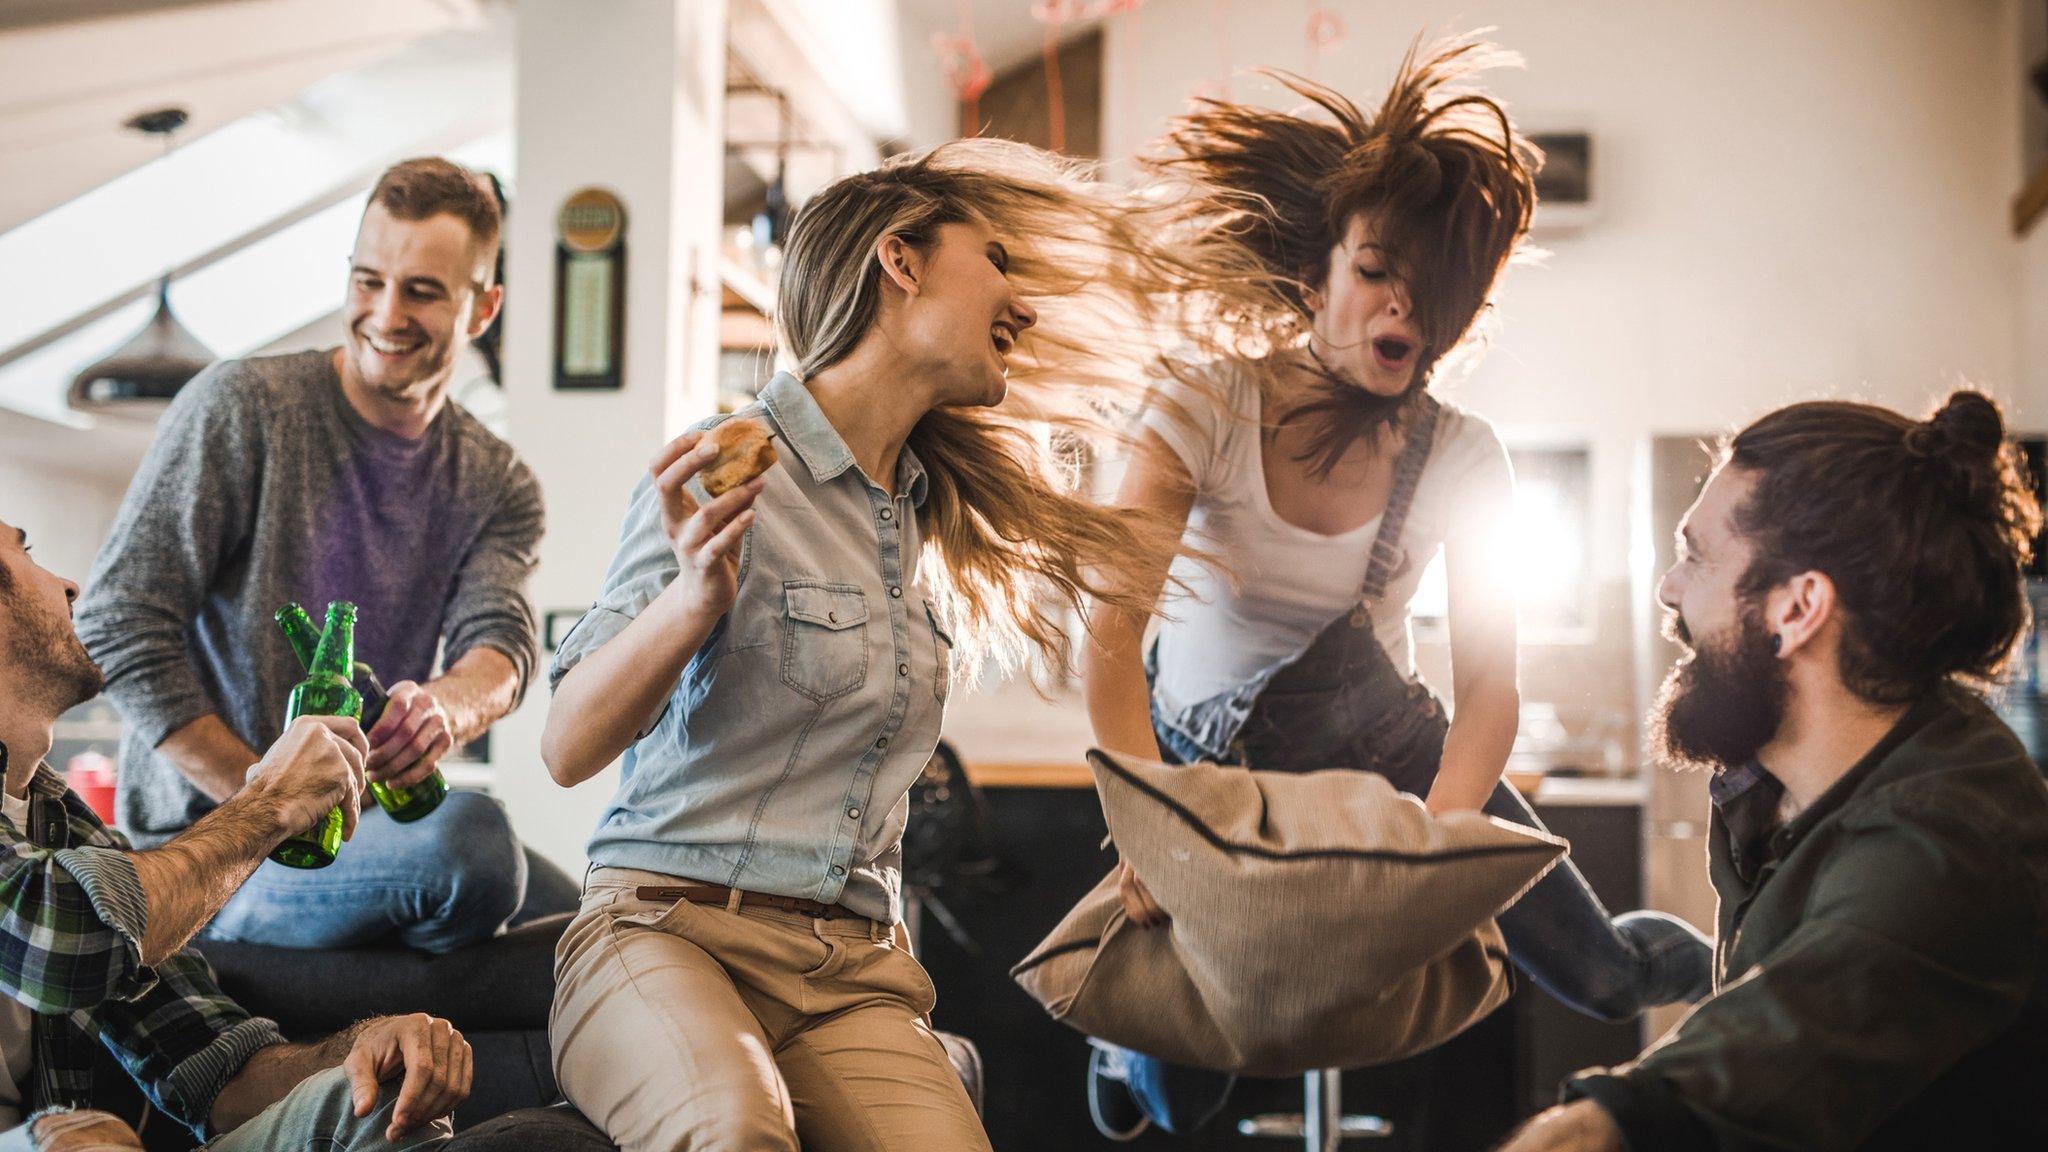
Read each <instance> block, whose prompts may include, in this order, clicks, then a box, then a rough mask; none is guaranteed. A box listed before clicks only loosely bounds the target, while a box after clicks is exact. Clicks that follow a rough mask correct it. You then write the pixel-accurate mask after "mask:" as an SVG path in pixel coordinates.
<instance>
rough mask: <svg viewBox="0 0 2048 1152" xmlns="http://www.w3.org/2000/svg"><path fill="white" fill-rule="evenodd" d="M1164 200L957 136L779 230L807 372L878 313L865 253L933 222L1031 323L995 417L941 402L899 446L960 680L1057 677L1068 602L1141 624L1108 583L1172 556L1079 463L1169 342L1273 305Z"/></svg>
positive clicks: (924, 234)
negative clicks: (1002, 256) (1109, 501)
mask: <svg viewBox="0 0 2048 1152" xmlns="http://www.w3.org/2000/svg"><path fill="white" fill-rule="evenodd" d="M1205 212H1206V206H1204V205H1202V204H1200V203H1198V202H1196V201H1194V200H1193V199H1191V198H1189V197H1186V196H1176V195H1172V194H1170V193H1168V192H1167V191H1166V190H1165V189H1164V188H1161V187H1158V186H1149V187H1147V188H1143V189H1129V188H1123V187H1119V186H1117V185H1114V184H1111V183H1108V182H1106V181H1102V180H1098V179H1095V178H1094V175H1093V173H1092V171H1091V170H1090V169H1089V168H1087V167H1086V166H1083V165H1079V164H1076V163H1073V162H1070V161H1066V160H1063V159H1061V158H1059V157H1056V156H1054V155H1052V154H1051V153H1048V152H1045V151H1043V150H1041V149H1038V148H1033V147H1030V146H1028V145H1024V144H1019V143H1015V142H1012V141H1007V140H994V139H973V140H958V141H953V142H951V143H947V144H943V145H940V146H938V147H936V148H933V149H931V150H929V151H926V152H922V153H916V154H912V155H908V156H903V157H898V158H896V159H893V160H891V161H889V162H887V163H885V164H883V165H882V166H881V167H879V168H876V169H874V170H872V171H869V172H863V173H859V174H857V175H854V176H849V177H847V178H845V179H842V180H840V181H838V182H837V183H835V184H833V185H832V186H830V187H828V188H826V189H825V190H824V191H822V192H820V193H818V194H817V195H816V196H814V197H813V198H812V199H811V200H810V201H809V202H808V203H806V204H805V205H804V207H803V209H802V211H801V212H799V213H798V214H797V217H796V220H795V221H794V222H793V224H792V225H791V228H790V234H789V239H788V241H787V243H786V245H785V246H784V250H783V265H782V273H781V281H780V284H779V286H778V289H777V299H776V316H775V327H776V336H777V340H778V343H779V344H780V348H781V352H782V354H783V356H784V357H785V359H786V361H787V363H788V364H789V365H790V366H791V367H792V369H793V371H794V372H795V373H796V375H797V376H798V377H800V378H809V377H810V376H812V375H814V374H816V373H818V372H820V371H822V370H824V369H826V368H829V367H830V366H831V365H833V364H835V363H837V362H839V361H840V360H842V359H844V358H845V357H846V356H847V355H848V354H849V353H851V352H852V351H853V349H854V347H855V346H856V345H857V344H858V343H859V342H860V341H861V339H862V338H863V337H864V336H866V335H867V333H868V331H869V329H870V328H872V326H873V325H874V322H875V317H876V315H877V312H878V309H879V307H880V302H881V299H882V292H883V289H882V285H881V278H882V272H881V266H880V264H879V262H878V260H877V259H876V254H875V247H876V244H877V242H879V241H880V240H881V239H883V238H884V237H886V236H891V235H894V236H900V237H902V238H903V239H904V240H905V241H906V242H907V243H909V244H911V245H912V246H914V247H919V248H923V247H925V246H927V245H930V244H931V243H933V242H934V241H935V240H936V237H937V229H938V228H939V226H941V225H943V224H948V223H961V222H968V221H976V222H980V223H982V224H985V225H986V226H987V227H988V228H989V229H990V230H991V231H992V232H993V233H994V235H995V236H996V238H997V239H998V240H999V241H1001V243H1002V244H1003V246H1004V247H1005V248H1006V249H1007V250H1008V252H1009V255H1010V260H1009V269H1008V276H1009V279H1010V282H1011V284H1012V286H1013V287H1014V288H1015V290H1016V292H1017V294H1018V295H1019V296H1020V297H1022V298H1023V299H1024V300H1025V301H1026V302H1028V303H1029V304H1030V305H1031V306H1032V307H1033V308H1035V309H1036V310H1037V311H1038V315H1039V320H1038V323H1037V325H1036V326H1034V327H1033V328H1031V329H1029V330H1027V331H1026V332H1025V333H1024V335H1023V337H1022V338H1021V339H1020V340H1019V342H1018V344H1017V347H1016V348H1015V349H1014V350H1013V351H1012V352H1011V354H1010V356H1009V358H1008V363H1009V365H1010V371H1009V393H1008V396H1007V397H1006V398H1005V400H1004V401H1003V403H1002V404H1001V405H999V406H997V407H994V408H964V407H961V408H940V409H935V410H933V411H932V412H930V413H928V414H926V415H925V417H924V418H923V419H921V420H920V421H918V423H917V426H916V427H915V428H914V429H913V430H912V431H911V434H910V447H911V449H912V450H913V451H915V452H916V453H917V457H918V459H919V460H920V461H921V462H922V463H923V464H924V467H925V470H926V472H927V473H928V474H929V490H928V494H927V497H926V501H925V505H924V508H923V509H922V514H921V519H922V522H923V524H924V526H925V533H926V547H925V551H924V555H923V556H922V557H921V558H920V563H921V565H922V566H923V567H922V569H921V573H922V575H923V576H924V577H925V581H926V585H927V587H928V588H929V589H930V590H931V593H932V595H933V596H934V598H935V599H936V601H937V603H938V607H939V612H940V615H941V617H942V619H943V620H944V621H945V622H946V623H947V624H948V625H949V626H950V627H951V628H952V629H953V632H954V639H955V641H956V645H957V649H956V651H957V652H958V654H959V656H960V657H961V659H960V663H959V667H962V668H966V669H972V668H975V667H978V666H979V664H980V661H981V659H982V658H983V657H985V656H993V657H994V658H995V659H996V660H997V661H998V663H999V664H1000V665H1001V666H1002V667H1003V668H1004V669H1005V671H1012V670H1015V669H1017V668H1019V667H1022V666H1024V665H1026V664H1028V663H1030V662H1031V660H1032V658H1033V657H1037V658H1038V659H1039V660H1040V662H1041V667H1042V668H1045V669H1048V670H1050V669H1064V668H1065V667H1067V663H1068V658H1069V654H1070V651H1069V650H1070V644H1071V638H1070V637H1069V635H1068V630H1067V628H1066V627H1064V626H1063V620H1062V618H1063V616H1064V615H1065V611H1066V609H1068V608H1070V607H1071V608H1081V607H1082V606H1083V605H1084V604H1085V603H1086V602H1087V601H1088V599H1090V598H1093V599H1095V600H1096V601H1098V602H1099V603H1102V604H1106V605H1110V606H1114V607H1118V608H1123V609H1127V610H1131V611H1136V612H1139V613H1149V612H1150V611H1151V610H1152V605H1151V604H1150V603H1144V604H1139V603H1137V602H1136V597H1135V596H1134V595H1133V594H1132V593H1130V592H1129V591H1126V590H1124V589H1123V588H1122V587H1121V585H1120V583H1119V582H1118V581H1116V580H1115V579H1114V578H1113V574H1114V573H1115V572H1117V571H1118V570H1119V569H1120V568H1122V567H1124V566H1126V565H1128V564H1129V563H1130V561H1131V560H1132V559H1133V558H1136V557H1140V556H1158V555H1171V554H1173V553H1174V552H1175V551H1176V550H1177V549H1178V548H1179V545H1180V541H1179V531H1178V526H1175V525H1169V524H1166V523H1164V522H1162V521H1161V520H1159V518H1157V517H1152V516H1146V515H1141V514H1135V513H1133V512H1131V511H1129V510H1124V509H1118V508H1112V507H1104V506H1102V505H1099V504H1097V503H1095V502H1093V501H1092V500H1091V499H1090V498H1089V494H1088V493H1086V492H1085V491H1082V490H1081V486H1082V484H1083V482H1084V479H1085V474H1084V470H1083V469H1081V468H1080V467H1078V466H1077V464H1078V461H1080V460H1082V459H1085V458H1086V455H1087V453H1089V452H1091V451H1094V452H1104V451H1109V450H1112V449H1113V448H1114V447H1115V446H1116V445H1117V444H1118V443H1120V442H1124V441H1125V438H1126V433H1125V432H1124V430H1123V429H1124V427H1125V426H1126V425H1127V424H1128V417H1129V414H1130V413H1131V412H1132V411H1133V410H1134V409H1135V407H1136V406H1137V404H1138V403H1139V402H1140V401H1141V399H1142V397H1143V395H1144V389H1145V380H1146V376H1147V373H1148V372H1149V371H1151V370H1152V369H1153V366H1154V365H1155V364H1156V363H1157V362H1158V360H1159V353H1160V349H1161V348H1162V346H1163V345H1164V344H1166V343H1168V342H1170V341H1171V342H1186V341H1190V340H1192V341H1193V342H1194V343H1195V344H1197V345H1207V344H1211V343H1214V344H1216V345H1217V346H1218V347H1220V346H1221V345H1222V344H1224V343H1227V342H1229V341H1231V340H1232V339H1234V337H1233V335H1232V334H1233V333H1236V332H1239V331H1241V330H1243V329H1244V327H1245V325H1246V323H1247V318H1248V317H1251V316H1254V315H1267V314H1270V313H1271V311H1272V308H1273V301H1272V299H1270V297H1271V296H1272V293H1273V291H1274V289H1273V285H1272V284H1271V282H1270V277H1268V276H1266V275H1265V274H1264V273H1263V272H1262V271H1261V270H1260V269H1259V267H1258V265H1257V262H1256V261H1255V260H1254V259H1252V257H1251V255H1250V253H1249V251H1248V250H1247V249H1245V248H1244V247H1243V246H1242V245H1241V244H1239V243H1237V242H1236V241H1235V240H1234V239H1233V238H1231V237H1229V236H1228V235H1227V234H1226V233H1225V232H1223V231H1222V230H1220V229H1219V228H1217V227H1216V226H1215V225H1216V224H1217V223H1218V221H1216V220H1209V219H1204V214H1205Z"/></svg>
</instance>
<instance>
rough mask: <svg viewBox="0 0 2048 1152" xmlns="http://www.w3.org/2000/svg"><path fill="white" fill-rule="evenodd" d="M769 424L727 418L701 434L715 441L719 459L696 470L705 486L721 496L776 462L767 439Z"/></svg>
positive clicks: (773, 451)
mask: <svg viewBox="0 0 2048 1152" xmlns="http://www.w3.org/2000/svg"><path fill="white" fill-rule="evenodd" d="M768 437H769V433H768V427H767V425H765V424H762V423H761V422H760V421H759V420H747V419H742V420H727V421H726V422H725V423H723V424H720V425H718V426H717V427H715V428H713V429H711V430H710V431H709V432H706V433H705V434H704V439H706V440H708V441H710V442H711V443H713V444H716V445H718V459H716V460H713V461H712V462H711V464H710V466H709V467H707V468H705V469H704V470H703V471H701V472H698V473H697V478H698V479H699V480H702V481H703V482H704V490H705V491H706V492H709V493H711V494H712V495H713V496H723V495H725V494H726V493H727V492H730V491H732V490H733V489H734V488H737V487H739V486H740V485H742V484H745V483H746V482H747V481H749V480H752V479H753V478H754V477H756V476H759V475H760V474H761V473H763V472H766V471H767V470H768V467H769V465H771V464H773V463H775V461H776V455H775V446H774V445H773V444H770V443H769V442H768Z"/></svg>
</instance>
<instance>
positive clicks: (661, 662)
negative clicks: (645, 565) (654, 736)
mask: <svg viewBox="0 0 2048 1152" xmlns="http://www.w3.org/2000/svg"><path fill="white" fill-rule="evenodd" d="M676 589H677V586H676V585H673V584H671V585H670V586H669V587H668V589H666V590H664V591H663V592H662V594H661V595H659V596H656V597H655V598H654V600H653V602H652V603H650V604H648V605H647V608H646V610H645V611H643V612H641V613H640V614H639V615H638V616H636V617H634V618H633V622H632V623H631V624H628V625H627V626H626V627H625V629H624V630H623V631H621V632H620V633H619V634H618V635H617V636H614V637H612V638H611V639H610V640H609V641H607V642H606V643H605V644H604V646H603V647H600V648H599V649H598V650H597V651H595V652H592V653H591V654H590V655H589V656H588V657H586V658H584V660H583V662H582V663H580V664H578V665H576V667H574V668H572V669H570V670H569V674H568V675H566V676H564V677H563V678H562V682H561V683H560V684H559V685H557V686H556V688H555V698H554V700H553V701H552V702H551V703H550V704H549V706H548V719H547V725H546V727H544V728H543V729H542V731H541V738H540V748H541V759H542V760H544V761H545V762H546V763H547V766H548V773H549V774H550V775H551V776H553V777H554V778H555V781H556V783H559V784H561V785H563V786H564V787H568V786H572V785H575V784H580V783H582V782H583V781H585V780H588V779H590V778H591V777H592V776H595V775H597V773H598V772H599V771H600V770H602V769H603V768H604V766H605V765H607V764H609V763H611V762H612V761H613V760H615V759H617V758H618V756H619V754H620V753H621V752H624V751H625V750H626V748H627V747H628V746H629V745H631V744H632V742H633V737H634V735H635V734H636V733H638V732H640V731H641V730H642V729H643V728H644V727H646V725H647V723H648V722H649V720H651V719H652V718H653V717H654V716H655V715H657V714H658V712H659V710H660V708H661V706H662V702H663V701H665V700H666V699H668V695H669V693H670V692H672V691H673V690H674V689H675V684H676V679H677V677H679V676H681V675H682V674H683V669H684V668H685V667H687V666H688V665H689V663H690V658H691V657H693V656H695V655H696V654H697V649H698V648H699V647H701V646H702V645H703V643H704V640H705V638H706V637H708V636H710V635H711V630H712V628H714V627H715V626H716V625H717V623H718V618H717V617H716V616H710V615H707V614H706V613H704V612H702V611H700V610H697V609H695V608H693V607H692V606H691V605H689V604H687V603H685V602H684V600H683V598H682V596H681V594H679V593H678V592H677V590H676Z"/></svg>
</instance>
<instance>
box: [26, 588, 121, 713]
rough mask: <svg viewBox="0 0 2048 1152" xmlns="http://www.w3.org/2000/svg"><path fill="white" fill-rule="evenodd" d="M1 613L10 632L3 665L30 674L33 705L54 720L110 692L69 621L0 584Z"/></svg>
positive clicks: (29, 682)
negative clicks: (106, 689)
mask: <svg viewBox="0 0 2048 1152" xmlns="http://www.w3.org/2000/svg"><path fill="white" fill-rule="evenodd" d="M0 612H5V613H6V614H7V617H8V621H9V624H10V625H11V627H10V628H9V629H8V631H9V633H10V635H9V639H8V642H7V645H6V648H7V651H6V656H5V659H6V660H7V663H8V664H9V665H10V666H12V667H13V668H15V669H18V670H20V671H23V672H26V673H27V674H28V676H27V679H28V691H29V692H30V693H31V694H32V695H33V699H32V700H31V701H29V703H31V704H33V705H37V706H39V707H41V708H44V709H47V710H48V711H49V712H50V714H51V715H62V714H63V713H64V712H66V711H68V710H70V709H71V708H74V707H76V706H77V705H80V704H83V703H85V702H86V701H87V700H90V699H92V698H93V697H95V696H97V695H99V694H100V689H101V688H104V687H106V683H107V680H106V677H105V676H104V675H103V674H102V673H101V672H100V667H99V665H97V664H95V663H93V662H92V657H91V656H90V655H89V654H87V652H86V650H85V645H84V644H82V643H80V642H79V640H78V633H77V632H76V631H75V630H73V628H72V627H71V621H70V620H69V619H68V618H66V617H64V616H60V615H58V614H56V613H54V612H51V611H50V610H49V609H47V608H45V607H43V606H42V605H41V604H38V603H36V602H34V601H32V600H30V599H29V597H28V596H27V595H25V594H24V593H23V592H22V591H21V590H20V589H17V588H12V587H8V586H6V585H5V584H0Z"/></svg>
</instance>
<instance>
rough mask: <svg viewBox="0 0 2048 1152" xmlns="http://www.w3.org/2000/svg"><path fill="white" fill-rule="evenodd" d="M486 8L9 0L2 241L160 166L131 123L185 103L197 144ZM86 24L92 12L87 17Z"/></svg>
mask: <svg viewBox="0 0 2048 1152" xmlns="http://www.w3.org/2000/svg"><path fill="white" fill-rule="evenodd" d="M484 7H485V4H484V0H348V2H347V3H336V2H335V0H0V232H5V231H7V230H9V229H11V228H13V227H15V226H17V225H19V224H21V223H22V222H23V221H26V220H29V219H31V218H33V217H35V216H38V215H40V214H42V213H44V212H47V211H49V210H50V209H52V208H55V207H56V206H58V205H60V204H63V203H65V202H66V201H68V200H71V199H72V198H74V197H76V196H79V195H81V194H83V193H84V192H86V191H88V190H90V189H93V188H97V187H99V186H100V185H102V184H105V183H106V182H108V181H109V180H112V179H113V178H114V177H116V176H119V175H120V174H121V173H123V172H127V171H129V170H131V169H133V168H135V167H137V166H139V165H141V164H144V163H146V162H148V161H149V160H151V159H154V158H155V157H156V156H157V155H158V154H159V152H160V151H161V148H160V145H159V144H158V143H157V142H156V141H155V140H151V139H149V138H147V137H145V136H143V135H142V134H141V133H138V132H133V131H129V130H127V129H124V128H122V127H121V122H122V121H124V120H126V119H127V118H128V117H130V116H133V115H135V114H136V113H138V112H143V111H147V110H150V109H153V108H157V107H162V106H164V105H167V104H176V105H178V106H181V107H183V108H185V109H187V110H188V111H189V112H190V113H191V115H192V119H191V122H190V123H189V124H188V125H187V127H186V128H185V130H184V132H183V133H181V134H180V140H181V141H183V142H189V141H191V140H194V139H197V138H198V137H200V136H201V135H203V134H205V133H206V132H209V131H211V130H213V129H215V128H218V127H221V126H222V125H224V124H228V123H231V122H233V121H234V120H237V119H239V118H241V117H243V116H246V115H248V114H249V113H251V112H255V111H257V110H259V109H263V108H270V107H274V106H277V105H279V104H283V103H285V102H286V101H288V100H290V99H291V98H292V97H293V96H294V95H296V94H298V93H299V92H301V91H303V90H304V89H305V88H307V87H308V86H309V85H311V84H313V83H314V82H316V81H318V80H320V79H322V78H324V77H327V76H331V75H334V74H336V73H340V72H344V71H348V70H350V69H353V68H358V67H361V66H363V65H365V64H368V63H370V62H372V61H374V60H377V59H379V58H381V57H384V56H386V55H389V54H391V53H393V52H396V51H398V50H399V49H401V48H403V47H404V46H405V45H407V44H409V43H411V42H413V41H416V40H418V39H419V38H421V37H423V36H427V35H430V34H432V33H435V32H442V31H448V30H452V29H456V28H462V27H471V26H474V25H475V24H476V23H477V22H478V21H479V20H480V19H481V18H482V13H483V9H484ZM81 17H91V18H90V19H83V18H81Z"/></svg>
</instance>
